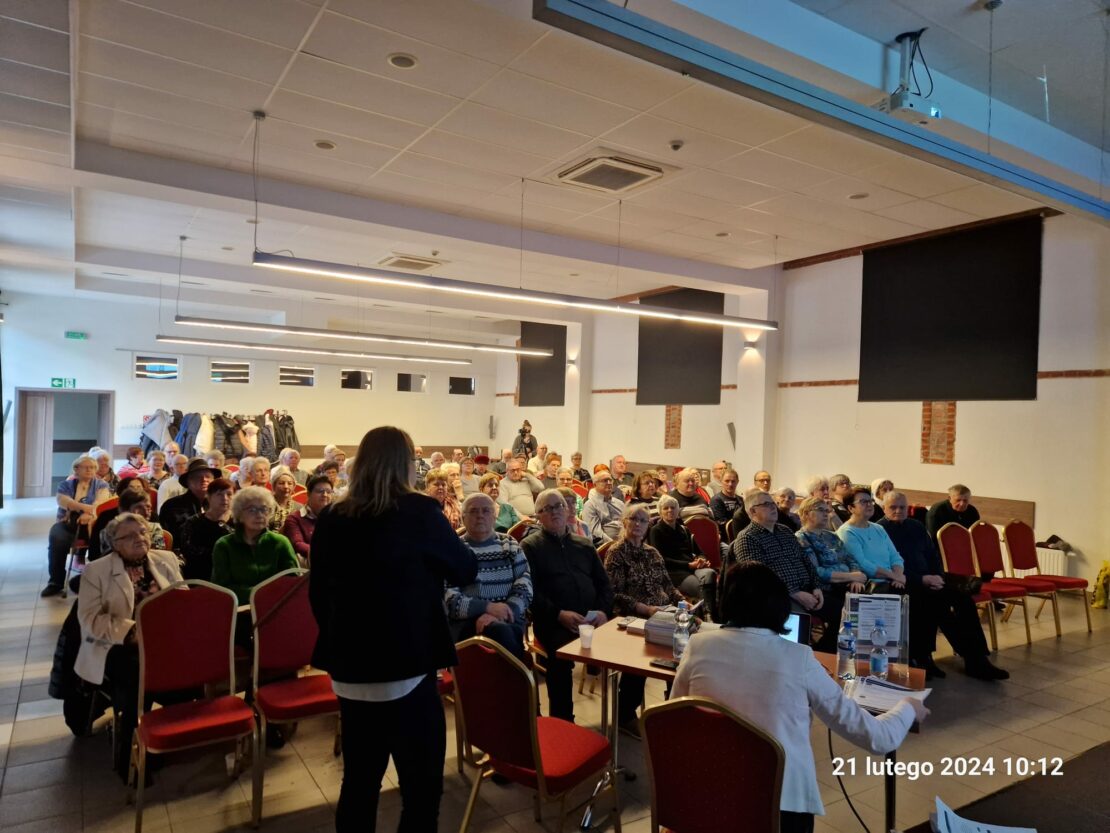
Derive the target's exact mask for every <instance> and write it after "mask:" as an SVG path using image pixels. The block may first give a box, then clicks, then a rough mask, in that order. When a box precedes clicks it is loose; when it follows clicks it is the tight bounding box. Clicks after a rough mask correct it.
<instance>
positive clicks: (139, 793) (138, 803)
mask: <svg viewBox="0 0 1110 833" xmlns="http://www.w3.org/2000/svg"><path fill="white" fill-rule="evenodd" d="M138 757H139V766H138V772H137V773H136V780H135V833H143V788H144V787H145V786H146V748H145V747H143V745H142V744H139V751H138Z"/></svg>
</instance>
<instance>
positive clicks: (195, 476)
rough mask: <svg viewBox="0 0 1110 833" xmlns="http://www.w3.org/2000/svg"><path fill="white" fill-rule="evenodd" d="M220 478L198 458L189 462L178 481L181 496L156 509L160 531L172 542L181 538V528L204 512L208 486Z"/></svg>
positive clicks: (218, 473) (219, 473)
mask: <svg viewBox="0 0 1110 833" xmlns="http://www.w3.org/2000/svg"><path fill="white" fill-rule="evenodd" d="M220 476H221V472H220V470H219V469H212V468H209V467H208V464H207V463H206V462H204V460H203V459H202V458H200V457H194V458H193V459H192V460H190V461H189V467H188V468H187V469H185V473H184V474H182V475H181V476H180V477H179V478H178V480H179V481H180V483H181V485H182V486H184V487H185V489H186V491H185V494H183V495H178V496H177V497H174V498H170V499H169V500H167V501H166V502H165V503H164V504H162V505H161V506H159V507H158V520H159V522H160V523H161V524H162V529H164V530H165V531H166V532H168V533H169V534H170V535H172V536H173V540H174V541H178V540H180V538H181V527H182V525H183V524H184V523H185V521H187V520H189V518H193V517H196V516H197V515H199V514H200V513H201V512H203V511H204V499H205V497H206V496H207V494H208V484H209V483H211V482H212V481H213V480H215V479H216V478H217V477H220Z"/></svg>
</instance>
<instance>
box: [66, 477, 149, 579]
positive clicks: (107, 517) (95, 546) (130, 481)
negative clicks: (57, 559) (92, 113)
mask: <svg viewBox="0 0 1110 833" xmlns="http://www.w3.org/2000/svg"><path fill="white" fill-rule="evenodd" d="M128 492H131V493H133V494H137V495H141V496H142V497H144V498H146V499H147V501H148V503H149V501H150V492H149V491H148V489H147V485H146V483H145V482H143V481H142V480H141V479H140V478H138V477H121V478H120V481H119V487H118V495H119V499H117V500H116V502H115V505H114V506H113V505H112V500H111V498H109V499H108V500H107V501H105V502H104V503H103V504H101V505H100V506H99V507H97V510H96V521H95V523H93V526H92V534H91V535H90V536H89V538H88V542H89V551H88V555H86V557H85V560H86V561H95V560H96V559H98V558H100V556H102V555H103V554H104V553H106V552H108V550H110V549H111V548H112V543H111V541H109V540H108V539H107V538H105V539H103V540H101V535H102V534H103V532H104V530H105V529H107V527H108V524H109V523H111V521H112V518H114V517H116V515H118V514H119V513H120V512H121V511H123V510H122V509H121V508H120V504H121V503H122V501H123V497H124V496H125V495H126V494H127V493H128ZM107 507H110V508H107ZM127 511H130V510H127ZM144 517H146V519H147V520H150V517H151V513H150V512H147V513H146V515H145V516H144ZM155 549H158V550H161V549H165V547H161V546H158V547H155Z"/></svg>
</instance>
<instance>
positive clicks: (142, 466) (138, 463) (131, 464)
mask: <svg viewBox="0 0 1110 833" xmlns="http://www.w3.org/2000/svg"><path fill="white" fill-rule="evenodd" d="M162 459H163V461H164V460H165V459H166V458H165V456H163V457H162ZM149 472H150V467H149V466H148V465H147V464H146V460H145V459H144V458H143V450H142V448H140V447H139V446H137V445H133V446H129V447H128V449H127V462H126V463H124V464H123V465H122V466H120V467H119V470H118V471H117V472H116V476H117V477H119V479H120V480H121V481H122V480H124V479H125V478H128V477H142V476H143V475H144V474H148V473H149Z"/></svg>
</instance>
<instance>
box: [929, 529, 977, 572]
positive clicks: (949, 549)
mask: <svg viewBox="0 0 1110 833" xmlns="http://www.w3.org/2000/svg"><path fill="white" fill-rule="evenodd" d="M937 547H939V548H940V557H941V560H942V561H944V569H945V570H946V571H947V572H949V573H955V574H956V575H958V576H977V575H979V571H978V570H976V569H975V552H974V550H973V549H972V546H971V533H969V532H968V531H967V530H966V529H964V528H963V527H962V526H960V525H959V524H954V523H947V524H945V525H944V526H942V527H941V528H940V531H939V532H938V533H937Z"/></svg>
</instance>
